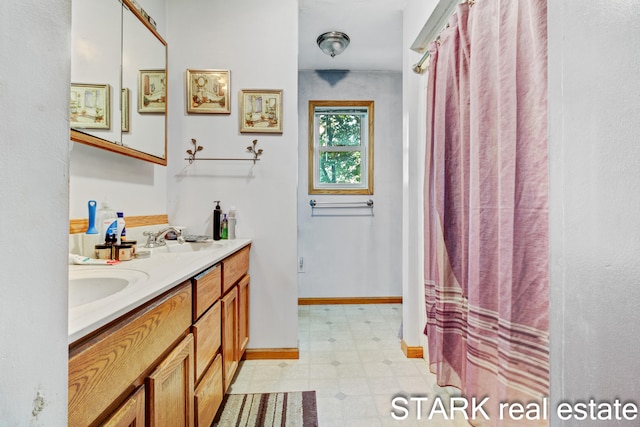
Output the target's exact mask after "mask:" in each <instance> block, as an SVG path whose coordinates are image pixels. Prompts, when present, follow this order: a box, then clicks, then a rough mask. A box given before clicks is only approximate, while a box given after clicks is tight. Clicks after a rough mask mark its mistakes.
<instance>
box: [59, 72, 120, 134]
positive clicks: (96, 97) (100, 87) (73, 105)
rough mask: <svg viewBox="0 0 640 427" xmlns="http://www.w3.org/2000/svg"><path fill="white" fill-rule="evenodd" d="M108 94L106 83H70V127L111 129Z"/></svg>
mask: <svg viewBox="0 0 640 427" xmlns="http://www.w3.org/2000/svg"><path fill="white" fill-rule="evenodd" d="M110 96H111V95H110V92H109V85H108V84H84V83H71V94H70V99H69V101H70V103H69V109H70V116H69V120H70V122H71V123H70V124H71V128H73V129H111V123H110V121H109V120H110V109H111V103H110V100H111V98H110Z"/></svg>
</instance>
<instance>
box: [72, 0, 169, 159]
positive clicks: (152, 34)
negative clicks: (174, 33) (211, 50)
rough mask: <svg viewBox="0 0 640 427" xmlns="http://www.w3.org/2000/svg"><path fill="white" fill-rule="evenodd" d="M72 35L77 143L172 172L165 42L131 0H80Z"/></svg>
mask: <svg viewBox="0 0 640 427" xmlns="http://www.w3.org/2000/svg"><path fill="white" fill-rule="evenodd" d="M123 6H124V7H123ZM71 32H72V46H73V47H72V57H71V64H72V65H71V68H72V72H71V79H72V82H71V83H72V87H71V95H70V96H71V99H70V109H71V111H70V114H71V115H70V122H71V128H72V129H71V140H73V141H76V142H80V143H83V144H88V145H92V146H94V147H99V148H104V149H106V150H109V151H113V152H117V153H121V154H124V155H127V156H130V157H135V158H138V159H142V160H147V161H150V162H153V163H157V164H161V165H165V166H166V164H167V157H166V153H167V145H166V116H167V115H166V93H167V92H166V71H165V70H166V60H167V55H166V52H167V50H166V43H165V41H164V40H163V39H162V37H160V35H159V34H158V33H157V32H156V31H155V30H154V29H152V27H151V26H150V24H149V22H148V21H147V20H146V19H145V18H143V16H142V14H141V13H140V12H139V11H138V10H135V9H134V8H133V6H132V4H131V1H130V0H73V1H72V29H71ZM139 99H140V100H141V102H142V104H141V105H142V108H138V100H139Z"/></svg>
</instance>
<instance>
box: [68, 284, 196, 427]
mask: <svg viewBox="0 0 640 427" xmlns="http://www.w3.org/2000/svg"><path fill="white" fill-rule="evenodd" d="M190 326H191V284H190V283H188V282H186V283H184V284H183V285H181V286H178V287H177V289H176V290H174V291H172V292H171V293H169V294H167V295H166V296H164V297H162V298H161V299H159V300H158V301H156V302H153V303H150V304H149V305H148V306H147V307H145V308H144V309H143V310H141V311H139V312H136V313H135V314H133V315H131V316H127V317H125V318H123V319H121V320H120V321H118V322H116V323H114V324H113V325H112V326H110V327H108V328H107V329H106V330H105V331H103V332H101V333H100V334H99V335H98V336H96V337H94V338H93V339H91V340H89V341H88V342H85V343H83V344H80V345H78V346H76V347H73V348H71V349H70V351H69V354H70V357H69V391H68V393H69V397H68V402H69V419H68V421H69V422H68V425H69V426H83V427H84V426H88V425H91V424H92V423H94V422H95V421H96V420H98V419H99V418H100V417H101V416H104V414H105V412H106V411H107V410H108V409H109V407H110V406H111V405H112V404H113V403H114V402H116V401H117V400H118V399H119V398H120V397H121V396H123V395H124V393H126V392H127V389H128V388H129V387H131V384H133V383H134V381H136V379H138V378H139V377H140V376H141V375H142V374H143V373H144V371H145V370H146V369H148V367H149V366H151V365H153V363H155V361H157V360H158V359H159V358H160V357H161V356H162V355H163V354H164V353H165V352H166V351H167V349H168V348H170V347H171V345H173V343H175V342H176V340H177V339H179V338H180V336H181V335H183V334H184V333H185V332H187V331H188V330H189V327H190ZM192 369H193V368H192Z"/></svg>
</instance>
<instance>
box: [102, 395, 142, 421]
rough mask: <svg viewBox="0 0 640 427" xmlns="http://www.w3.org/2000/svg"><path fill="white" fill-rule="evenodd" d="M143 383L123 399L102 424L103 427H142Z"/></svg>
mask: <svg viewBox="0 0 640 427" xmlns="http://www.w3.org/2000/svg"><path fill="white" fill-rule="evenodd" d="M144 420H145V418H144V385H143V386H140V387H138V389H137V390H136V391H135V393H133V394H132V395H131V397H129V398H128V399H127V400H125V401H124V403H123V404H122V405H120V407H119V408H118V409H117V410H116V412H114V413H113V414H111V416H110V417H109V418H108V419H107V420H106V421H105V422H104V423H103V424H102V426H103V427H143V426H144V425H145V423H144Z"/></svg>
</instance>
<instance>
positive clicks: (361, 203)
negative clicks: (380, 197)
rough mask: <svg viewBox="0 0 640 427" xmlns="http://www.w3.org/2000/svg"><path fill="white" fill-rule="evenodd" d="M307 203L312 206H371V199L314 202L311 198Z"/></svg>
mask: <svg viewBox="0 0 640 427" xmlns="http://www.w3.org/2000/svg"><path fill="white" fill-rule="evenodd" d="M309 205H310V206H311V207H312V208H372V207H373V200H371V199H369V200H367V201H366V202H316V201H315V200H314V199H311V200H309ZM360 205H364V206H360Z"/></svg>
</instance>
